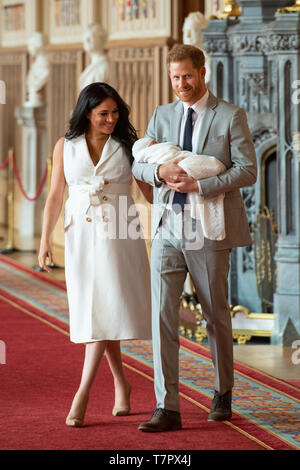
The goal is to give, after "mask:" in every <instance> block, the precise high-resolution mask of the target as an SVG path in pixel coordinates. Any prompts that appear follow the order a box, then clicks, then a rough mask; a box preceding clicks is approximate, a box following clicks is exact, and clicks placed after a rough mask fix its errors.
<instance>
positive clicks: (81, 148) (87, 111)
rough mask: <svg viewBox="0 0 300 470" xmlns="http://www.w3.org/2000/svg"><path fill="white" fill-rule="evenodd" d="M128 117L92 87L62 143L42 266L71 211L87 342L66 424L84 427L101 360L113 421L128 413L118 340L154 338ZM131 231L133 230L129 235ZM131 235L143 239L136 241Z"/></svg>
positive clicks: (78, 317) (73, 282)
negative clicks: (110, 388)
mask: <svg viewBox="0 0 300 470" xmlns="http://www.w3.org/2000/svg"><path fill="white" fill-rule="evenodd" d="M128 116H129V110H128V107H127V105H126V104H125V103H124V101H123V100H122V99H121V97H120V96H119V95H118V93H117V92H116V91H115V90H114V89H113V88H112V87H110V86H109V85H107V84H106V83H100V82H96V83H92V84H91V85H88V86H87V87H85V88H84V89H83V90H82V91H81V93H80V95H79V98H78V102H77V104H76V107H75V109H74V112H73V115H72V117H71V120H70V126H69V131H68V132H67V134H66V135H65V137H62V138H60V139H59V140H58V142H57V143H56V145H55V148H54V154H53V171H52V180H51V188H50V192H49V196H48V198H47V202H46V206H45V211H44V219H43V230H42V237H41V246H40V253H39V264H40V266H41V267H42V268H44V269H45V270H47V271H50V268H49V267H47V265H46V258H47V257H48V258H49V261H50V265H51V264H52V262H53V258H52V253H51V248H50V243H49V240H50V236H51V234H52V232H53V229H54V227H55V225H56V222H57V220H58V217H59V213H60V211H61V207H62V203H63V196H64V189H65V185H66V183H67V185H68V187H69V198H68V200H67V201H66V204H65V219H64V231H65V273H66V284H67V292H68V302H69V313H70V339H71V341H73V342H74V343H85V344H86V346H85V360H84V366H83V371H82V378H81V383H80V385H79V388H78V390H77V393H76V394H75V397H74V400H73V403H72V406H71V409H70V412H69V414H68V416H67V419H66V424H67V425H68V426H77V427H78V426H82V425H83V422H84V415H85V411H86V408H87V403H88V399H89V392H90V388H91V386H92V383H93V380H94V378H95V375H96V372H97V370H98V366H99V364H100V361H101V359H102V356H103V354H104V353H105V354H106V357H107V360H108V363H109V366H110V369H111V372H112V374H113V378H114V387H115V404H114V408H113V415H115V416H117V415H118V416H121V415H127V414H128V413H129V412H130V392H131V386H130V384H129V383H128V382H127V380H126V378H125V376H124V370H123V366H122V360H121V352H120V340H125V339H136V338H140V339H148V338H150V337H151V325H150V277H149V264H148V258H147V253H146V248H145V242H144V240H143V239H142V238H141V235H139V233H138V232H139V221H138V217H131V219H129V218H128V216H127V213H128V212H127V211H128V208H129V209H130V213H132V207H133V208H134V205H133V200H132V198H131V195H130V184H131V182H132V177H131V158H132V157H131V148H132V144H133V143H134V141H135V140H136V139H137V136H136V132H135V130H134V128H133V127H132V125H131V124H130V122H129V117H128ZM127 229H128V230H127ZM128 232H131V233H132V234H135V235H136V234H138V235H139V236H133V237H130V234H129V235H128Z"/></svg>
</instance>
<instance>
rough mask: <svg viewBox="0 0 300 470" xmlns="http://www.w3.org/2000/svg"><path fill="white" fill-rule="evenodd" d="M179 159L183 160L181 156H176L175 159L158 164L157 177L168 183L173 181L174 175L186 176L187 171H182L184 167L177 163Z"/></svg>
mask: <svg viewBox="0 0 300 470" xmlns="http://www.w3.org/2000/svg"><path fill="white" fill-rule="evenodd" d="M181 160H183V158H176V160H172V161H171V162H168V163H163V164H162V165H160V166H159V169H158V176H159V178H160V179H161V180H164V181H165V182H166V183H168V182H173V181H174V177H177V176H179V175H185V176H187V173H186V172H185V171H184V169H183V168H181V167H180V166H179V165H177V163H178V162H180V161H181Z"/></svg>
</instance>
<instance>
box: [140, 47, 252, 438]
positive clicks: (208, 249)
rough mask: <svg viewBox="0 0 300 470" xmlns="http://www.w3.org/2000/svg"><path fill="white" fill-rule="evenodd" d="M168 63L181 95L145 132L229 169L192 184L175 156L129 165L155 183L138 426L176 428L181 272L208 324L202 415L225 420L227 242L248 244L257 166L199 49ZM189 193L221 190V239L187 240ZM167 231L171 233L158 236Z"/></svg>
mask: <svg viewBox="0 0 300 470" xmlns="http://www.w3.org/2000/svg"><path fill="white" fill-rule="evenodd" d="M168 66H169V76H170V79H171V83H172V87H173V90H174V92H175V94H176V95H177V97H178V98H179V100H177V101H176V102H174V103H171V104H167V105H164V106H159V107H158V108H156V109H155V111H154V114H153V116H152V119H151V121H150V123H149V126H148V129H147V132H146V136H147V137H150V138H152V139H153V140H155V141H158V142H166V141H171V142H173V143H175V144H177V145H180V146H181V147H182V148H183V149H185V150H190V151H193V153H197V154H205V155H210V156H214V157H216V158H218V159H219V160H220V161H221V162H222V163H223V164H224V165H225V166H226V168H227V170H226V171H225V172H224V173H223V174H221V175H219V176H213V177H209V178H205V179H201V180H199V181H196V180H194V179H193V178H192V177H190V176H188V175H187V173H185V171H184V170H183V169H182V168H181V167H180V166H179V165H178V164H177V162H178V161H175V162H174V161H171V162H168V163H164V164H161V165H157V164H149V163H137V162H135V163H134V165H133V174H134V176H135V177H136V178H137V179H138V180H142V181H144V182H147V183H150V184H152V185H153V186H154V209H153V218H152V237H153V241H152V247H151V283H152V287H151V289H152V336H153V359H154V373H155V381H154V385H155V394H156V399H157V408H156V409H155V411H154V413H153V415H152V418H151V420H150V421H149V422H146V423H142V424H141V425H140V426H139V429H140V430H141V431H144V432H157V431H168V430H175V429H180V428H181V416H180V407H179V393H178V355H179V354H178V353H179V337H178V310H179V306H180V295H181V293H182V290H183V284H184V281H185V278H186V273H187V271H188V272H189V273H190V275H191V278H192V281H193V284H194V287H195V290H196V293H197V297H198V300H199V302H200V304H201V307H202V310H203V314H204V318H205V320H206V322H207V327H206V328H207V335H208V340H209V345H210V351H211V356H212V360H213V363H214V368H215V395H214V399H213V402H212V408H211V411H210V413H209V415H208V419H209V420H228V419H230V418H231V396H232V387H233V341H232V328H231V317H230V311H229V307H228V271H229V257H230V251H231V248H232V247H234V246H245V245H249V244H251V243H252V240H251V237H250V231H249V225H248V221H247V218H246V214H245V209H244V204H243V201H242V198H241V194H240V191H239V188H241V187H243V186H249V185H252V184H253V183H255V181H256V171H257V169H256V157H255V151H254V146H253V142H252V138H251V134H250V131H249V128H248V125H247V118H246V114H245V112H244V111H243V110H242V109H240V108H238V107H237V106H234V105H232V104H230V103H227V102H225V101H223V100H221V99H218V98H216V97H215V96H214V95H213V94H212V93H210V92H209V91H208V90H207V89H206V86H205V66H204V55H203V52H202V51H201V50H200V49H198V48H196V47H194V46H190V45H180V44H177V45H175V46H174V47H173V48H172V50H171V51H170V52H169V54H168ZM199 158H201V157H200V156H199ZM162 184H164V185H166V186H167V187H168V188H169V189H170V190H171V189H172V190H175V193H174V199H173V200H170V197H169V199H168V201H164V203H162V202H161V201H160V200H159V199H158V186H160V185H162ZM192 192H199V193H200V195H201V196H202V197H203V198H204V199H209V198H212V197H215V196H218V195H220V194H221V193H225V198H224V214H225V231H226V237H225V239H223V240H220V241H214V240H209V239H207V238H205V240H204V246H202V247H201V248H199V245H198V244H197V243H194V244H193V243H187V240H186V237H185V226H186V225H187V224H189V223H191V220H190V215H189V214H190V213H189V211H188V210H184V211H183V212H181V208H184V204H185V203H188V201H189V193H192ZM170 193H171V191H170V192H169V193H168V194H169V195H170ZM171 194H173V193H171ZM158 201H159V202H158ZM186 207H187V205H186V206H185V209H186ZM178 208H180V211H178ZM173 209H174V210H173ZM178 217H180V218H178ZM178 220H180V221H181V222H180V223H181V234H182V237H181V238H180V237H178ZM192 222H193V221H192ZM195 222H196V221H195ZM194 226H195V224H194ZM197 230H199V228H198V229H196V235H197ZM166 233H168V234H169V236H167V237H164V236H163V234H166ZM196 238H197V237H196Z"/></svg>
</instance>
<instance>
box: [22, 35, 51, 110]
mask: <svg viewBox="0 0 300 470" xmlns="http://www.w3.org/2000/svg"><path fill="white" fill-rule="evenodd" d="M27 47H28V52H29V54H30V56H31V58H32V64H31V66H30V69H29V72H28V75H27V91H28V97H27V101H26V102H25V106H31V107H37V106H41V105H42V104H43V100H42V97H41V94H40V91H41V89H42V88H43V87H44V86H45V85H46V83H47V80H48V76H49V63H48V59H47V56H46V54H45V52H44V38H43V35H42V33H38V32H35V33H33V35H32V36H31V37H30V38H29V40H28V44H27Z"/></svg>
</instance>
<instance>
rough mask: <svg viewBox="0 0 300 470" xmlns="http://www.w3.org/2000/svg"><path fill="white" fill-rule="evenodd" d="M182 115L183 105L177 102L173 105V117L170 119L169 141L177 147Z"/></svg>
mask: <svg viewBox="0 0 300 470" xmlns="http://www.w3.org/2000/svg"><path fill="white" fill-rule="evenodd" d="M182 115H183V104H182V102H181V101H180V100H178V101H177V103H176V105H175V109H174V115H173V116H171V117H170V141H171V142H174V144H176V145H179V140H180V125H181V119H182Z"/></svg>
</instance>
